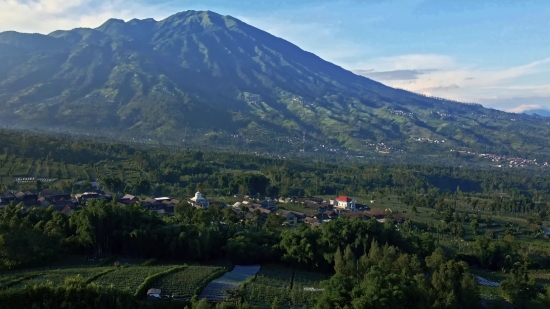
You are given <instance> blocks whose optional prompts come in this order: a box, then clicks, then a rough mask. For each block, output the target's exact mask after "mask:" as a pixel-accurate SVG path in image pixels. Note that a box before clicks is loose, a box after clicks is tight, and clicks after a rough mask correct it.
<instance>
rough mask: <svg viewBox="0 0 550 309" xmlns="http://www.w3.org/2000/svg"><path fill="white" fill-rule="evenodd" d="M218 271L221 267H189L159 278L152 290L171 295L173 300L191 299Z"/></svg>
mask: <svg viewBox="0 0 550 309" xmlns="http://www.w3.org/2000/svg"><path fill="white" fill-rule="evenodd" d="M219 269H221V267H214V266H189V267H187V268H186V269H184V270H182V271H180V272H177V273H175V274H171V275H168V276H166V277H164V278H161V279H160V280H158V281H157V282H155V283H154V284H153V288H155V289H161V291H162V294H163V295H172V296H174V297H175V298H187V297H191V296H192V295H193V292H194V291H195V289H196V288H197V287H198V286H199V285H201V284H202V283H204V280H205V279H206V278H208V276H210V275H211V274H213V273H214V272H215V271H217V270H219Z"/></svg>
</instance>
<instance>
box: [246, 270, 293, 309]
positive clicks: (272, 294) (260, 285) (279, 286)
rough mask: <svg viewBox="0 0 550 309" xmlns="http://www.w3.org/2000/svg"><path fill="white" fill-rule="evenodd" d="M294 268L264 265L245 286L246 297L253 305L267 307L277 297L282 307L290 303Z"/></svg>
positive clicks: (288, 305)
mask: <svg viewBox="0 0 550 309" xmlns="http://www.w3.org/2000/svg"><path fill="white" fill-rule="evenodd" d="M293 276H294V270H293V269H291V268H285V267H279V266H271V265H266V266H262V268H261V269H260V272H259V273H258V275H257V276H256V279H254V281H253V282H251V283H250V284H249V285H248V286H247V287H246V298H247V300H248V301H249V302H250V304H251V305H252V306H254V307H262V308H269V307H271V304H272V303H273V300H275V298H277V299H278V300H279V302H280V304H281V305H282V306H283V307H284V308H288V307H290V304H291V293H290V292H291V286H292V278H293Z"/></svg>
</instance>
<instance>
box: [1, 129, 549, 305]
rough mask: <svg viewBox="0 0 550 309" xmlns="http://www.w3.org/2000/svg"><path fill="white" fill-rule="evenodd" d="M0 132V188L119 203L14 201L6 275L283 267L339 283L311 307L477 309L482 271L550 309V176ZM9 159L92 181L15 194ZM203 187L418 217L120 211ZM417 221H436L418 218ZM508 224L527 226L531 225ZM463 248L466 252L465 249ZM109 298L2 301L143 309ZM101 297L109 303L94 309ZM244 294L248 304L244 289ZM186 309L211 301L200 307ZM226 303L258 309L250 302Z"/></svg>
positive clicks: (43, 291)
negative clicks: (113, 265) (344, 202)
mask: <svg viewBox="0 0 550 309" xmlns="http://www.w3.org/2000/svg"><path fill="white" fill-rule="evenodd" d="M1 133H2V138H0V150H2V151H3V153H2V154H1V155H0V159H2V160H3V162H0V164H1V165H0V166H1V168H0V171H6V174H4V175H3V176H2V177H3V184H2V186H3V188H2V189H10V190H19V189H37V187H39V188H41V189H43V188H50V189H53V190H62V191H65V192H71V193H79V192H82V191H85V190H89V189H92V188H91V184H90V181H93V180H98V181H99V183H100V184H101V186H103V187H104V189H105V190H106V191H110V192H113V193H114V195H115V198H113V200H112V201H91V202H89V203H88V205H87V206H85V207H79V208H78V209H77V210H76V211H74V212H73V213H72V214H70V215H69V216H66V215H64V214H62V213H61V212H59V211H56V210H55V209H54V208H53V207H36V208H31V209H28V210H27V211H22V206H21V205H17V204H16V203H12V204H10V205H7V206H5V207H4V208H3V210H2V211H1V213H0V266H1V267H2V269H4V270H5V271H8V270H10V271H11V270H14V269H24V268H32V267H39V266H41V265H44V264H45V263H47V262H48V261H53V260H56V259H58V258H59V257H60V256H64V255H66V254H73V255H81V256H88V255H90V256H94V255H97V256H112V257H121V256H125V257H136V258H142V259H156V260H161V261H175V262H179V263H184V262H185V263H186V262H196V263H208V262H211V261H216V260H230V261H231V262H232V263H235V264H263V263H278V264H282V265H286V266H288V267H299V268H303V269H309V270H312V271H318V272H322V273H325V274H328V275H330V279H329V280H327V281H326V282H325V283H324V285H323V286H324V291H323V293H322V296H321V297H320V298H319V301H318V302H317V304H316V308H388V309H389V308H438V309H439V308H441V309H444V308H478V307H479V306H481V304H482V299H481V297H480V292H479V287H478V286H477V284H476V281H475V280H474V279H473V277H472V276H471V274H470V269H471V267H480V268H483V269H490V270H495V271H500V272H503V273H506V274H507V278H506V280H504V281H503V282H502V284H501V287H500V289H501V290H502V295H505V299H506V300H507V301H508V302H510V303H512V304H514V305H516V306H518V307H519V308H538V307H537V306H539V307H540V308H544V306H545V305H544V304H546V305H547V304H548V301H549V300H550V292H545V290H544V289H545V287H544V286H543V285H542V284H540V283H538V282H536V281H535V280H534V279H533V278H531V277H530V274H531V273H532V272H533V271H539V270H547V269H548V268H550V251H549V250H548V246H547V245H546V243H547V238H543V237H542V236H541V232H540V228H539V227H540V226H541V225H542V224H543V222H544V221H548V187H550V180H549V178H548V177H547V176H548V174H547V173H546V172H545V171H544V170H541V169H537V170H532V169H506V170H500V169H498V170H497V169H467V168H458V167H445V166H432V165H413V164H409V165H395V164H382V165H381V164H360V165H359V164H353V163H350V162H339V163H330V162H319V161H315V160H308V159H303V160H291V159H274V158H265V157H261V156H257V155H247V154H236V153H214V152H201V151H197V150H185V149H166V148H162V147H161V148H158V147H157V148H153V147H139V146H130V145H126V144H113V143H100V142H92V141H85V140H69V139H66V138H62V137H59V138H53V137H47V136H39V135H19V134H9V132H8V131H2V132H1ZM14 157H17V158H26V159H28V160H30V161H33V162H35V161H40V164H41V166H43V168H44V170H47V169H48V167H49V166H63V165H65V166H69V165H75V166H85V167H86V168H85V170H90V171H91V172H90V173H87V175H88V178H69V177H55V175H54V176H53V177H54V178H58V179H56V181H54V182H51V183H40V182H33V183H26V184H20V183H16V182H13V181H10V179H13V177H15V176H24V175H15V174H13V173H11V172H9V171H10V170H12V167H13V166H14V165H15V164H13V165H11V166H10V167H6V166H5V162H6V161H7V160H9V159H10V158H14ZM92 172H95V174H96V175H97V178H96V179H94V177H91V176H90V174H91V173H92ZM60 174H61V173H60ZM79 180H80V181H82V180H84V182H78V181H79ZM196 190H200V191H201V192H203V193H204V194H205V195H206V196H217V197H222V196H228V197H231V196H233V195H234V194H241V195H251V196H258V197H259V196H273V197H275V196H285V197H299V196H335V195H350V196H358V197H360V198H363V199H365V200H367V199H373V200H385V199H388V200H389V199H390V198H391V200H392V201H393V202H394V203H396V204H398V205H400V208H401V209H406V210H407V211H408V213H410V214H411V217H412V218H411V219H410V220H407V221H406V222H405V223H404V224H402V225H395V224H393V221H392V220H387V221H386V222H385V223H380V222H378V221H376V220H374V219H372V220H361V219H355V220H349V219H346V218H339V219H337V220H332V221H329V222H324V223H323V224H322V225H321V226H320V227H318V228H314V227H310V226H309V225H307V224H302V225H299V226H297V227H295V228H287V227H285V226H284V225H283V222H282V219H281V218H280V217H279V216H277V215H276V214H274V213H273V214H270V215H269V216H268V217H267V219H265V220H262V218H261V214H259V213H254V214H253V215H252V216H248V217H244V218H241V217H238V216H237V215H236V213H235V212H234V211H233V210H232V209H231V208H222V207H219V206H218V205H211V206H210V207H209V208H208V209H197V208H195V207H192V206H191V205H189V204H188V203H187V202H185V200H182V202H181V203H179V204H178V205H176V206H175V215H174V216H173V217H169V216H159V215H158V214H157V213H155V212H152V211H149V210H147V209H144V208H143V207H141V206H140V205H137V204H131V205H127V206H125V207H121V206H120V205H119V204H117V202H116V195H117V194H119V195H120V194H124V193H129V194H135V195H140V196H161V195H163V196H164V195H170V196H177V197H189V196H191V195H192V194H193V193H194V192H195V191H196ZM421 212H422V213H426V214H429V215H430V216H429V217H421V216H420V215H416V214H417V213H421ZM388 216H391V214H389V213H388ZM415 216H416V217H415ZM506 218H519V219H521V220H524V221H525V222H527V224H528V225H527V228H525V227H521V228H520V225H519V224H517V223H515V222H516V221H514V222H510V221H507V220H511V219H506ZM519 219H518V220H519ZM522 222H523V221H522ZM529 224H530V226H529ZM530 228H532V229H530ZM466 229H468V230H466ZM464 241H466V242H467V244H468V246H467V247H466V246H464V245H461V243H462V242H464ZM102 289H103V288H102V287H99V286H95V285H93V284H86V283H83V282H82V281H79V280H76V279H75V280H72V281H69V282H67V283H66V285H65V286H55V287H52V286H35V287H28V288H26V289H23V290H19V291H13V290H10V289H7V290H3V291H1V292H0V302H1V303H2V304H10V303H13V304H15V303H17V304H20V306H18V308H31V307H32V305H28V304H29V303H32V302H36V301H38V299H49V300H48V301H49V304H50V305H49V306H50V307H48V306H44V307H40V308H61V307H62V306H61V305H60V303H61V302H66V304H71V305H67V307H66V308H75V307H78V306H85V307H86V308H91V307H92V304H95V305H100V306H102V307H104V308H137V307H138V306H145V305H144V304H140V303H136V302H135V301H136V300H135V299H134V298H132V297H131V295H126V294H123V293H116V292H115V291H112V290H102ZM545 293H546V294H545ZM98 294H101V295H103V298H101V299H100V300H97V301H96V302H92V301H91V300H90V301H87V300H86V299H91V298H93V295H98ZM75 295H87V296H86V297H84V296H83V297H76V296H75ZM545 295H546V296H545ZM235 298H236V299H241V298H239V295H238V293H237V295H236V296H235ZM26 300H29V301H28V302H27V301H26ZM545 302H546V303H545ZM23 303H24V304H23ZM27 305H28V306H27ZM95 305H94V306H95ZM25 306H27V307H25ZM70 306H72V307H70ZM187 306H188V307H189V308H191V307H192V308H209V306H210V305H209V304H207V303H205V302H204V301H198V300H195V299H194V300H192V301H191V302H189V303H188V304H187ZM217 306H218V307H222V308H234V307H235V306H238V307H240V308H246V307H247V306H250V304H247V303H246V301H244V300H241V301H237V303H236V304H219V305H217ZM224 306H225V307H224ZM232 306H233V307H232ZM276 306H277V304H274V308H278V307H276ZM63 308H65V307H63ZM182 308H183V307H182Z"/></svg>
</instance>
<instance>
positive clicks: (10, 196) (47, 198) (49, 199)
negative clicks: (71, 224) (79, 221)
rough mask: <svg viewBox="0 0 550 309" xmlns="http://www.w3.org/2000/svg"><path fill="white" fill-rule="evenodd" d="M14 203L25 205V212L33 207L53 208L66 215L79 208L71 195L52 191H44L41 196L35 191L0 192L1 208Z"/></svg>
mask: <svg viewBox="0 0 550 309" xmlns="http://www.w3.org/2000/svg"><path fill="white" fill-rule="evenodd" d="M12 202H15V204H23V209H25V210H27V209H29V208H31V207H49V206H53V207H54V208H55V210H58V211H61V212H63V213H64V214H66V215H68V214H70V213H71V212H72V211H73V210H74V209H76V207H77V206H78V201H76V200H75V199H74V198H73V197H72V196H71V195H70V194H67V193H63V192H53V191H50V190H43V191H42V192H40V194H38V192H33V191H19V192H9V191H5V192H0V208H4V207H5V206H7V205H9V204H10V203H12Z"/></svg>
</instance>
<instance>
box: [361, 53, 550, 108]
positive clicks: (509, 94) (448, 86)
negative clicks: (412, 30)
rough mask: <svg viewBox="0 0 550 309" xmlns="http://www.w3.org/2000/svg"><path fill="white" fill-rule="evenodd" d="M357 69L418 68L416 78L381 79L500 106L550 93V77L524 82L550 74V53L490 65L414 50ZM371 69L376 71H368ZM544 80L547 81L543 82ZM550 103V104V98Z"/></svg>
mask: <svg viewBox="0 0 550 309" xmlns="http://www.w3.org/2000/svg"><path fill="white" fill-rule="evenodd" d="M355 69H357V70H365V72H366V73H364V74H363V75H365V76H367V77H370V78H373V79H376V78H375V77H384V76H391V74H381V73H383V72H387V73H390V72H396V71H399V70H411V71H415V72H417V73H418V74H416V76H415V77H414V78H410V79H401V80H399V79H391V78H388V79H387V80H384V79H379V80H380V81H381V82H383V83H385V84H387V85H389V86H392V87H399V88H404V89H407V90H410V91H415V92H419V93H423V94H427V95H433V96H439V97H447V98H450V99H454V100H459V101H464V102H480V103H484V104H496V106H495V107H496V108H504V107H503V106H498V105H499V103H498V102H500V101H501V99H506V98H517V99H518V100H521V98H522V97H533V96H540V97H550V79H547V80H540V79H534V78H531V79H530V80H528V82H527V84H526V82H525V81H522V82H520V79H521V78H528V77H529V76H531V75H533V74H540V73H548V74H547V75H546V76H548V77H550V57H549V58H545V59H541V60H537V61H533V62H530V63H527V64H523V65H519V66H512V67H505V68H497V69H494V68H493V69H487V68H482V67H475V66H473V65H466V64H462V63H459V62H457V61H456V60H455V59H453V58H452V57H449V56H445V55H432V54H426V55H418V54H414V55H402V56H397V57H386V58H378V59H372V60H370V61H368V62H363V63H360V64H358V67H355ZM369 69H374V71H370V72H369V71H366V70H369ZM357 70H356V71H357ZM544 82H546V83H547V84H542V85H541V84H540V83H544ZM499 100H500V101H499ZM507 104H513V103H511V102H508V103H507ZM548 104H549V105H550V102H549V103H548ZM517 105H519V104H517ZM517 105H515V106H517ZM549 107H550V106H549Z"/></svg>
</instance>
